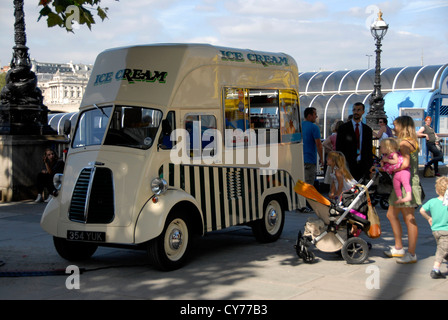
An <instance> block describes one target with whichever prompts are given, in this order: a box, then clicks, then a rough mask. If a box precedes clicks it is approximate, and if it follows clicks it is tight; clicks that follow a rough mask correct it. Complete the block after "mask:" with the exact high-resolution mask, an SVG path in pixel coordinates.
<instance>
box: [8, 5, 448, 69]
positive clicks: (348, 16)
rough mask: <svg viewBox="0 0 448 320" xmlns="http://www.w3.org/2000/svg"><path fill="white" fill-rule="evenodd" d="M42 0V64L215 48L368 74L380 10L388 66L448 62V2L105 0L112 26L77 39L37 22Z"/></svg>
mask: <svg viewBox="0 0 448 320" xmlns="http://www.w3.org/2000/svg"><path fill="white" fill-rule="evenodd" d="M38 3H39V0H25V22H26V33H27V46H28V47H29V54H30V57H31V58H32V59H35V60H37V61H39V62H57V63H66V62H73V63H84V64H93V63H94V61H95V58H96V56H97V55H98V54H99V53H100V52H102V51H104V50H106V49H109V48H114V47H122V46H130V45H141V44H152V43H209V44H213V45H218V46H226V47H232V48H242V49H252V50H261V51H270V52H284V53H287V54H289V55H291V56H292V57H293V58H294V59H295V60H296V62H297V64H298V66H299V71H300V72H307V71H319V70H326V71H336V70H346V69H366V68H368V67H369V66H370V67H374V64H375V59H374V58H375V57H374V55H375V41H374V39H373V37H372V35H371V33H370V29H369V25H370V24H371V23H372V22H373V21H374V20H375V19H376V18H377V14H376V13H377V12H378V10H381V11H382V12H383V19H384V20H385V21H386V23H388V24H389V30H388V33H387V34H386V36H385V38H384V40H383V42H382V44H383V46H382V50H383V52H382V54H381V67H383V68H387V67H404V66H420V65H434V64H445V63H448V22H447V20H446V17H447V16H448V0H428V1H418V0H415V1H411V0H408V1H404V0H391V1H384V2H376V3H375V2H371V1H365V0H347V1H336V0H323V1H303V0H226V1H219V0H132V1H131V0H120V1H115V0H102V2H101V6H102V7H108V8H109V11H108V19H106V20H104V21H103V22H101V19H100V18H99V17H96V18H95V20H96V24H95V25H93V26H92V30H91V31H90V30H89V29H88V28H87V27H86V26H85V25H83V26H80V27H79V28H77V29H76V28H75V29H74V33H69V32H67V31H66V30H65V29H62V28H60V27H53V28H48V27H47V23H46V20H45V19H41V20H40V21H39V22H38V21H37V19H38V16H39V11H40V9H41V8H42V7H39V6H38ZM13 12H14V8H13V1H12V0H8V1H7V0H1V1H0V30H1V31H0V65H1V66H3V65H7V64H9V62H10V61H11V58H12V52H13V50H12V48H13V46H14V14H13Z"/></svg>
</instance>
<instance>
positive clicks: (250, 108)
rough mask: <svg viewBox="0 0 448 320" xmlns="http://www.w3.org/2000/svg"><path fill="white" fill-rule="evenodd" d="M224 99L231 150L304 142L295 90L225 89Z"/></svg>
mask: <svg viewBox="0 0 448 320" xmlns="http://www.w3.org/2000/svg"><path fill="white" fill-rule="evenodd" d="M223 99H224V101H223V104H224V117H225V128H226V129H227V132H228V130H229V129H230V130H234V132H233V134H232V135H231V136H230V138H229V135H228V134H227V135H226V146H227V147H236V146H242V145H244V146H248V145H253V144H269V143H278V142H298V141H300V138H301V135H300V122H299V111H298V106H299V103H298V101H299V100H298V97H297V94H296V92H295V91H294V90H275V89H244V88H225V89H224V95H223ZM249 129H250V130H249ZM253 135H254V136H255V137H256V138H255V139H254V138H253V137H252V136H253Z"/></svg>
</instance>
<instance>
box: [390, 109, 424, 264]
mask: <svg viewBox="0 0 448 320" xmlns="http://www.w3.org/2000/svg"><path fill="white" fill-rule="evenodd" d="M394 126H395V132H396V135H397V138H398V140H399V145H400V153H401V155H402V157H403V163H402V165H401V167H400V168H399V169H398V170H402V169H405V168H408V167H409V169H410V171H411V180H410V181H411V186H412V200H410V201H407V202H403V203H398V204H397V203H396V201H397V200H398V196H397V194H396V193H395V190H393V191H392V193H391V195H390V197H389V209H388V210H387V218H388V219H389V222H390V224H391V226H392V230H393V233H394V239H395V246H394V247H392V248H390V249H389V250H387V251H385V252H384V253H385V255H386V256H388V257H390V258H392V257H398V258H399V259H398V260H397V262H398V263H415V262H417V255H416V254H415V248H416V246H417V238H418V226H417V222H416V220H415V208H416V207H417V206H419V205H421V204H422V201H421V187H420V179H419V177H418V150H419V146H418V140H417V139H418V138H417V133H416V131H415V125H414V120H413V119H412V118H411V117H409V116H400V117H398V118H396V119H395V121H394ZM400 213H401V214H402V215H403V220H404V222H405V224H406V227H407V231H408V252H405V250H404V248H403V239H402V236H403V230H402V227H401V222H400V220H399V215H400Z"/></svg>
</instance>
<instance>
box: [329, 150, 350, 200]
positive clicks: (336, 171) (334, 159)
mask: <svg viewBox="0 0 448 320" xmlns="http://www.w3.org/2000/svg"><path fill="white" fill-rule="evenodd" d="M327 165H328V167H329V170H330V177H331V183H330V193H329V194H328V196H329V197H330V199H336V198H338V197H339V196H340V195H341V193H342V191H345V190H348V189H350V188H351V187H352V186H353V185H355V184H356V180H355V179H354V178H353V177H352V175H351V174H350V171H348V169H347V164H346V162H345V156H344V154H343V153H342V152H339V151H331V152H329V153H328V157H327Z"/></svg>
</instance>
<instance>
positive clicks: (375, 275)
mask: <svg viewBox="0 0 448 320" xmlns="http://www.w3.org/2000/svg"><path fill="white" fill-rule="evenodd" d="M366 273H367V274H370V275H369V276H368V277H367V279H366V282H365V284H366V288H367V289H369V290H372V289H380V268H379V267H378V266H375V265H371V266H368V267H367V268H366Z"/></svg>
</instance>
